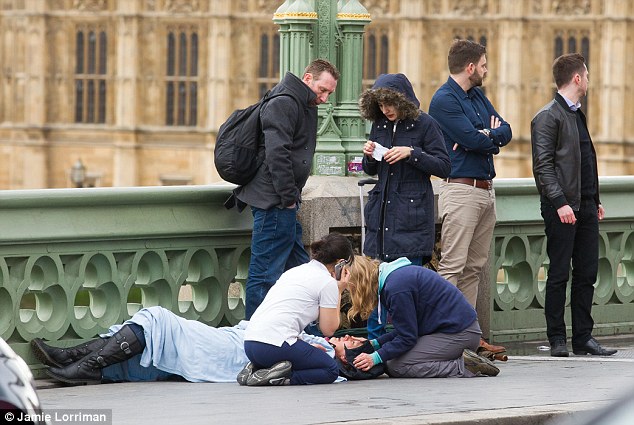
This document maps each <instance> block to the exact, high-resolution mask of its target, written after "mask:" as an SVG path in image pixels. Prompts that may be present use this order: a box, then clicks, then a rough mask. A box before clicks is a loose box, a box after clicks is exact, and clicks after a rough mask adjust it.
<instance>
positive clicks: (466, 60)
mask: <svg viewBox="0 0 634 425" xmlns="http://www.w3.org/2000/svg"><path fill="white" fill-rule="evenodd" d="M486 52H487V49H486V47H484V46H483V45H482V44H480V43H476V42H475V41H471V40H462V39H458V40H454V42H453V43H451V47H450V48H449V55H448V56H447V64H448V65H449V72H450V73H451V74H460V73H461V72H462V71H464V69H465V68H466V67H467V66H468V65H469V64H470V63H473V64H476V65H477V63H478V62H480V58H481V57H482V55H484V54H486Z"/></svg>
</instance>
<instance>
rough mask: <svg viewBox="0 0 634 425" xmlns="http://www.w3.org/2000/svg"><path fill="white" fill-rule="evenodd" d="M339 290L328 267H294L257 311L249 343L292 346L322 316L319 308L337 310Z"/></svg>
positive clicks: (246, 336)
mask: <svg viewBox="0 0 634 425" xmlns="http://www.w3.org/2000/svg"><path fill="white" fill-rule="evenodd" d="M338 304H339V288H338V287H337V281H336V280H335V279H334V278H333V277H332V276H331V275H330V272H328V269H327V268H326V266H324V265H323V264H322V263H320V262H319V261H317V260H311V261H310V262H309V263H306V264H302V265H301V266H297V267H293V268H292V269H290V270H287V271H286V272H284V273H283V274H282V276H280V278H279V279H278V281H277V282H276V283H275V285H273V287H272V288H271V289H270V290H269V292H268V294H267V295H266V297H265V298H264V301H262V304H260V306H259V307H258V308H257V309H256V310H255V313H253V316H251V320H250V321H249V326H248V327H247V330H246V332H245V334H244V340H245V341H259V342H264V343H266V344H271V345H275V346H277V347H281V346H282V344H283V343H284V342H288V343H289V344H290V345H292V344H294V343H295V341H297V337H298V336H299V334H300V333H301V332H302V331H303V330H304V328H305V327H306V326H307V325H308V324H309V323H311V322H313V321H315V320H317V318H318V317H319V308H320V307H324V308H337V306H338Z"/></svg>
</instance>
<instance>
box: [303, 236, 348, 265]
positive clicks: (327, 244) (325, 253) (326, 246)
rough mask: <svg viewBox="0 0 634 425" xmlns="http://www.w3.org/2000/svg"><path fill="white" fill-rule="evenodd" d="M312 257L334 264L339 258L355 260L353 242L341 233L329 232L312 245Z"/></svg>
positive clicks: (321, 261) (324, 262) (323, 262)
mask: <svg viewBox="0 0 634 425" xmlns="http://www.w3.org/2000/svg"><path fill="white" fill-rule="evenodd" d="M310 253H311V258H313V259H315V260H317V261H319V262H320V263H322V264H332V263H334V262H335V261H337V260H339V259H344V260H349V261H350V263H352V261H353V260H354V251H353V250H352V244H351V243H350V241H349V240H348V238H347V237H345V236H343V235H342V234H340V233H329V234H327V235H326V236H324V237H323V238H321V239H320V240H318V241H315V242H313V243H312V244H311V245H310Z"/></svg>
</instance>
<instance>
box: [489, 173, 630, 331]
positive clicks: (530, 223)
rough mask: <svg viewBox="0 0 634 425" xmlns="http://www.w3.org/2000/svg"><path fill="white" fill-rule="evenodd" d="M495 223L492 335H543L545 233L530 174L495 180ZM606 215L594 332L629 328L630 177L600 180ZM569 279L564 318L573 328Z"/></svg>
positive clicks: (603, 223)
mask: <svg viewBox="0 0 634 425" xmlns="http://www.w3.org/2000/svg"><path fill="white" fill-rule="evenodd" d="M495 188H496V208H497V224H496V227H495V232H494V237H493V242H492V245H491V257H490V271H489V276H490V277H489V283H490V290H489V291H487V295H488V296H489V297H490V299H489V302H486V301H485V303H484V306H482V307H480V308H479V310H484V311H480V316H486V315H489V316H490V320H489V323H488V325H489V327H490V336H491V338H492V339H493V340H495V341H497V342H504V341H518V340H520V341H521V340H537V339H539V340H545V339H546V329H545V326H546V323H545V319H544V296H545V286H546V276H547V272H548V266H549V262H548V256H547V254H546V237H545V235H544V224H543V220H542V217H541V214H540V209H539V195H538V194H537V190H536V188H535V182H534V180H533V179H507V180H496V185H495ZM600 188H601V202H602V204H603V206H604V207H605V209H606V217H605V219H604V220H603V221H601V222H600V225H599V233H600V236H599V274H598V278H597V282H596V283H595V291H594V300H593V308H592V316H593V318H594V321H595V330H594V334H595V335H617V334H632V333H634V230H633V229H634V177H625V176H623V177H604V178H601V179H600ZM569 305H570V285H568V291H567V302H566V324H567V325H568V328H569V331H568V333H569V335H571V332H570V323H571V321H570V309H569Z"/></svg>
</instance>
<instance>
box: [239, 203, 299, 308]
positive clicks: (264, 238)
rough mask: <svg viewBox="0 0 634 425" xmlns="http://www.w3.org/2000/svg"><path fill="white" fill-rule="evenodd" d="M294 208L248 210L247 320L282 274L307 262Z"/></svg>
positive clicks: (296, 209) (253, 208) (296, 208)
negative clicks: (250, 219) (250, 224)
mask: <svg viewBox="0 0 634 425" xmlns="http://www.w3.org/2000/svg"><path fill="white" fill-rule="evenodd" d="M298 209H299V208H298V207H295V208H270V209H268V210H263V209H260V208H255V207H251V212H252V214H253V236H252V239H251V261H250V263H249V276H248V278H247V284H246V294H245V298H246V300H245V310H246V311H245V315H246V319H247V320H249V319H250V318H251V316H252V315H253V313H254V312H255V309H256V308H258V306H259V305H260V304H261V303H262V301H263V300H264V297H265V296H266V294H267V293H268V292H269V289H271V286H273V284H274V283H275V282H276V281H277V279H279V277H280V276H281V275H282V273H284V272H285V271H286V270H288V269H290V268H293V267H296V266H299V265H301V264H304V263H307V262H308V261H309V257H308V253H307V252H306V250H305V249H304V244H303V243H302V225H301V224H300V223H299V221H297V211H298Z"/></svg>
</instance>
